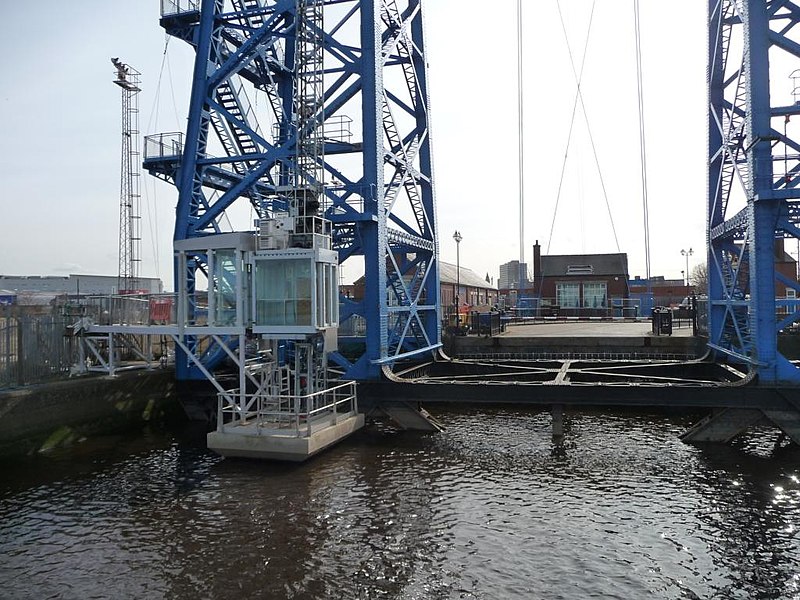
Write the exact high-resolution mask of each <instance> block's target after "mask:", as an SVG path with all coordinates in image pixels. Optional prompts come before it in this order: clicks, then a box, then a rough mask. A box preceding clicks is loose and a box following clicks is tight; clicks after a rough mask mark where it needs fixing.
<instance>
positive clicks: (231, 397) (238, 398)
mask: <svg viewBox="0 0 800 600" xmlns="http://www.w3.org/2000/svg"><path fill="white" fill-rule="evenodd" d="M343 391H344V392H343ZM331 397H332V398H331ZM217 398H218V405H217V430H218V431H220V432H222V431H224V430H225V427H226V426H227V427H230V426H236V425H243V424H248V421H250V420H251V419H255V423H254V424H255V425H256V426H257V428H261V427H262V426H263V425H264V424H265V423H266V422H278V421H280V420H281V419H285V418H286V417H289V419H288V422H291V421H293V422H294V428H293V429H294V430H295V432H296V435H297V436H298V437H300V436H301V435H303V434H304V437H310V436H311V429H312V424H313V420H314V417H315V416H317V415H320V414H321V413H324V412H331V413H332V414H333V419H334V420H335V419H336V418H338V415H340V414H353V413H357V412H358V398H357V395H356V382H354V381H346V382H343V383H340V384H338V385H335V386H333V387H329V388H326V389H324V390H320V391H317V392H313V393H310V394H302V395H296V394H283V395H265V394H263V393H260V394H244V395H240V394H239V390H238V389H231V390H226V391H225V392H219V393H218V394H217ZM320 399H322V401H324V402H325V403H324V404H320V405H316V402H317V401H319V400H320ZM253 401H255V410H254V409H253ZM344 404H350V409H349V410H346V411H342V410H341V409H340V408H339V407H340V406H342V405H344ZM266 405H269V408H270V410H267V407H266ZM276 409H277V410H276ZM226 415H230V416H231V420H230V422H228V423H225V416H226ZM268 417H273V419H268ZM275 417H277V419H275ZM303 420H305V422H304V423H302V421H303ZM251 424H252V423H251Z"/></svg>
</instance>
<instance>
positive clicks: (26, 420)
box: [0, 369, 180, 457]
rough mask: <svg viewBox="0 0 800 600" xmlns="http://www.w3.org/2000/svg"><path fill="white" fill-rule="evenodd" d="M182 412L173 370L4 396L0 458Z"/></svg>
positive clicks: (89, 379) (60, 384)
mask: <svg viewBox="0 0 800 600" xmlns="http://www.w3.org/2000/svg"><path fill="white" fill-rule="evenodd" d="M179 411H180V406H179V404H178V401H177V393H176V387H175V373H174V372H173V371H172V370H171V369H165V370H157V371H131V372H127V373H122V374H120V375H117V376H114V377H108V376H90V377H79V378H75V379H69V380H64V381H57V382H51V383H46V384H40V385H32V386H28V387H24V388H19V389H13V390H4V391H0V457H2V456H14V455H20V454H32V453H35V452H40V451H46V450H48V449H50V448H53V447H57V446H62V445H67V444H69V443H72V442H74V441H77V440H79V439H81V438H82V437H85V436H88V435H96V434H98V433H110V432H113V431H119V430H123V429H126V428H130V427H135V426H138V425H141V424H142V423H144V422H147V421H150V420H152V419H154V418H159V417H161V416H163V415H164V413H165V412H169V413H178V412H179Z"/></svg>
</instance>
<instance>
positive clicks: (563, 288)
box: [556, 283, 581, 308]
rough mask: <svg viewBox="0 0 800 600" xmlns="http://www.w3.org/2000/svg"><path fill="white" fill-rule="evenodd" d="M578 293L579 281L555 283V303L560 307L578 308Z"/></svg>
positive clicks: (579, 288) (579, 289) (579, 291)
mask: <svg viewBox="0 0 800 600" xmlns="http://www.w3.org/2000/svg"><path fill="white" fill-rule="evenodd" d="M580 293H581V286H580V284H579V283H556V304H558V305H559V306H561V307H562V308H578V307H579V306H580Z"/></svg>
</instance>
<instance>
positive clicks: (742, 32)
mask: <svg viewBox="0 0 800 600" xmlns="http://www.w3.org/2000/svg"><path fill="white" fill-rule="evenodd" d="M708 6H709V13H708V14H709V34H710V35H709V189H708V212H707V219H708V220H707V223H708V242H709V254H708V273H709V303H710V306H709V335H710V346H711V347H712V348H713V349H715V350H716V351H718V352H719V353H720V354H721V355H725V356H728V357H729V358H732V359H734V360H737V361H742V362H745V363H747V364H749V365H750V368H751V369H752V370H753V371H755V372H756V373H757V375H758V379H759V381H761V382H763V383H766V384H796V383H799V382H800V370H798V369H797V368H796V367H794V366H793V365H792V364H791V363H790V362H789V361H787V360H786V359H785V358H784V357H783V356H781V354H780V353H779V352H778V349H777V335H778V332H779V330H780V329H783V328H786V327H789V326H790V325H792V324H793V323H795V322H797V318H798V317H800V311H798V310H797V307H796V306H795V305H794V301H790V300H787V299H783V298H781V299H776V282H777V283H780V284H781V285H784V286H787V288H789V289H795V290H797V289H798V284H797V282H796V281H791V280H789V279H788V278H787V277H786V276H785V275H782V274H781V273H779V272H778V271H777V269H776V261H783V260H784V259H783V256H782V252H781V253H780V254H781V255H780V256H779V253H778V252H777V251H776V239H780V238H785V237H790V238H796V237H798V234H799V233H800V229H798V227H797V225H796V223H797V221H798V219H797V217H798V211H797V210H796V208H795V205H796V204H797V200H798V198H800V191H798V188H797V183H798V182H797V177H796V175H797V174H798V173H800V143H798V142H796V141H795V140H794V139H793V138H792V135H791V132H790V131H789V121H790V119H791V117H792V116H795V115H800V105H789V104H786V103H785V101H784V103H783V104H782V105H781V104H778V105H776V106H772V102H771V98H770V77H771V75H772V73H771V66H770V50H772V52H773V53H782V54H783V55H784V56H787V57H789V58H790V59H791V60H792V61H795V62H797V64H798V66H800V62H798V61H800V44H798V43H797V42H796V41H795V40H794V39H792V36H795V35H796V33H795V31H794V30H795V29H796V25H797V24H798V22H800V9H798V6H797V5H795V4H794V3H793V2H783V1H767V0H723V1H718V0H710V1H709V5H708ZM737 49H741V53H736V52H735V50H737ZM786 75H788V73H779V74H775V76H778V77H785V76H786ZM781 128H783V130H781ZM737 200H738V206H737ZM742 202H743V203H744V204H745V206H744V207H743V208H742V207H741V203H742ZM729 212H730V213H731V214H728V213H729Z"/></svg>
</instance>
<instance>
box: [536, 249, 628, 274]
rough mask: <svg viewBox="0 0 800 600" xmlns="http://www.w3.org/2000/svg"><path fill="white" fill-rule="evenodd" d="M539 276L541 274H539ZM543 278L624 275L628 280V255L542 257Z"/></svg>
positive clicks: (556, 255) (558, 255) (560, 255)
mask: <svg viewBox="0 0 800 600" xmlns="http://www.w3.org/2000/svg"><path fill="white" fill-rule="evenodd" d="M537 275H539V273H537ZM541 275H542V276H543V277H565V276H575V277H579V276H580V277H586V276H587V275H599V276H606V275H622V276H624V277H625V278H626V279H627V278H628V255H627V254H625V253H624V252H623V253H620V254H555V255H547V256H542V273H541Z"/></svg>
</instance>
